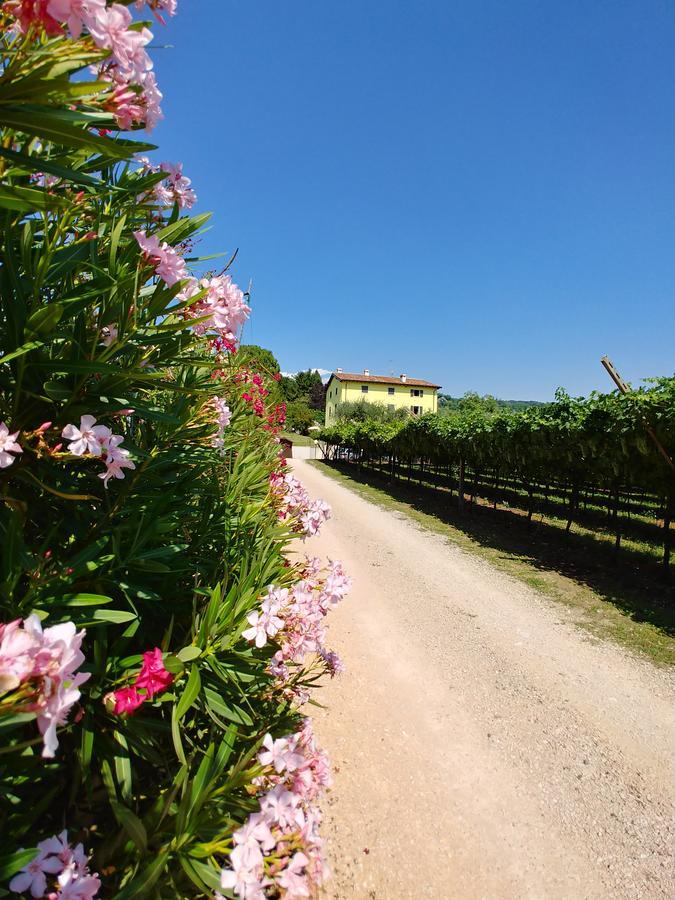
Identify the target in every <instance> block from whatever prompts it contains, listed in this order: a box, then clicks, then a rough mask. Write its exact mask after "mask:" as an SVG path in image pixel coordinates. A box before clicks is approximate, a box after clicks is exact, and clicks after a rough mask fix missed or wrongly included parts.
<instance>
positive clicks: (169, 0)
mask: <svg viewBox="0 0 675 900" xmlns="http://www.w3.org/2000/svg"><path fill="white" fill-rule="evenodd" d="M146 3H147V5H148V7H149V8H150V9H151V10H152V12H153V14H154V16H155V18H156V19H157V21H158V22H161V23H162V25H165V24H166V23H165V21H164V19H163V18H162V16H161V12H166V13H168V14H169V15H170V16H175V15H176V12H177V10H178V0H136V9H143V6H144V4H146Z"/></svg>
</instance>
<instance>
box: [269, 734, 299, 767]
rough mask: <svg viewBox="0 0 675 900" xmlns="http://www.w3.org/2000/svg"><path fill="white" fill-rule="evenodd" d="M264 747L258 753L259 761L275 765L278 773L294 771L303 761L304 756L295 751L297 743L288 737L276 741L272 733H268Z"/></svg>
mask: <svg viewBox="0 0 675 900" xmlns="http://www.w3.org/2000/svg"><path fill="white" fill-rule="evenodd" d="M263 747H265V750H261V751H260V753H259V754H258V762H259V763H260V765H261V766H273V767H274V770H275V772H276V773H277V775H280V774H281V773H282V772H283V771H288V772H293V771H294V770H295V769H297V768H299V766H301V765H302V763H303V761H304V760H303V757H302V756H301V755H300V754H299V753H296V752H295V744H294V743H293V741H292V740H288V739H287V738H278V739H277V740H276V741H275V740H274V738H273V737H272V735H271V734H266V735H265V739H264V740H263Z"/></svg>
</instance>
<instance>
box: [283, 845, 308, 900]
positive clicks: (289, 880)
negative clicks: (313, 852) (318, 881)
mask: <svg viewBox="0 0 675 900" xmlns="http://www.w3.org/2000/svg"><path fill="white" fill-rule="evenodd" d="M308 865H309V858H308V857H307V856H305V854H304V853H302V852H301V851H298V852H297V853H294V854H293V858H292V859H291V860H290V862H289V863H288V865H287V866H286V868H285V869H284V870H283V871H282V872H281V874H280V875H278V876H277V878H276V881H277V884H279V885H280V886H281V887H282V888H284V890H285V891H287V894H286V896H287V897H289V898H291V897H293V898H295V897H309V895H310V893H309V885H308V883H307V874H306V873H307V866H308Z"/></svg>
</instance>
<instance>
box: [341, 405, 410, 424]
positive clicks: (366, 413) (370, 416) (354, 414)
mask: <svg viewBox="0 0 675 900" xmlns="http://www.w3.org/2000/svg"><path fill="white" fill-rule="evenodd" d="M335 414H336V416H337V418H338V420H344V421H346V422H367V421H369V420H370V421H373V422H403V421H405V420H406V419H407V418H409V416H410V412H409V411H408V409H406V407H405V406H399V407H397V408H396V409H389V407H388V406H387V405H386V404H384V403H371V402H369V401H368V400H349V401H346V402H345V403H338V405H337V407H336V410H335Z"/></svg>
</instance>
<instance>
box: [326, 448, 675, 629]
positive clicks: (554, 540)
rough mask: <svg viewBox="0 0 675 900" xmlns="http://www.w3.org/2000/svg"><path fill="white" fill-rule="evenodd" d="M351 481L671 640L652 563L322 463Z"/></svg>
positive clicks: (669, 608) (666, 604) (667, 599)
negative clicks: (580, 587) (586, 592)
mask: <svg viewBox="0 0 675 900" xmlns="http://www.w3.org/2000/svg"><path fill="white" fill-rule="evenodd" d="M315 465H316V466H317V467H319V468H321V467H326V468H332V469H335V470H336V471H338V472H342V473H343V474H344V475H346V476H348V477H349V478H350V479H351V480H352V481H354V482H356V483H360V484H364V485H372V486H373V487H376V488H379V489H380V490H383V491H385V492H386V493H387V494H388V495H389V496H390V497H391V498H392V499H394V500H398V501H400V502H402V503H405V504H407V505H409V506H410V507H411V508H412V509H414V510H417V511H418V512H421V513H425V514H426V515H430V516H434V517H435V518H437V519H438V520H440V521H441V522H444V523H445V524H447V525H450V526H452V527H453V528H456V529H457V530H458V531H460V532H462V533H463V534H465V535H466V536H467V537H469V538H471V540H473V541H475V542H476V543H478V544H480V545H481V546H484V547H490V548H492V549H493V550H497V551H501V552H502V553H503V554H504V557H505V558H514V557H515V558H518V559H521V560H524V561H526V562H527V563H529V564H530V565H531V566H532V567H533V568H535V569H538V570H540V571H547V572H556V573H558V574H559V575H562V576H565V577H566V578H569V579H571V580H573V581H575V582H577V583H579V584H585V585H586V586H588V587H590V588H591V589H592V590H593V591H594V592H595V593H596V594H598V595H599V596H600V597H601V598H602V599H603V600H605V601H607V602H608V603H610V604H612V605H613V606H615V607H616V608H617V609H620V610H622V611H623V612H624V613H626V614H627V615H628V616H630V618H631V619H633V620H634V621H636V622H649V623H650V624H651V625H653V626H655V627H656V628H658V629H659V630H660V631H662V632H663V633H664V634H667V635H669V636H675V585H674V584H673V582H672V579H671V580H670V581H666V580H665V579H664V576H663V572H662V570H661V568H660V566H659V565H658V564H657V563H655V562H654V563H652V562H650V561H646V560H645V561H643V560H640V559H636V558H635V556H634V555H631V554H630V553H625V552H624V551H623V550H621V551H620V552H618V553H617V552H616V551H615V550H614V548H613V546H612V545H610V544H609V543H608V544H603V543H600V542H599V541H597V540H594V539H593V538H591V537H588V536H585V535H583V534H575V533H574V532H572V533H571V534H569V535H566V534H565V533H564V531H563V530H561V529H560V528H558V527H555V526H553V525H549V524H547V523H546V522H545V521H544V522H542V521H539V520H535V521H532V522H528V521H527V519H526V518H525V517H520V516H516V515H513V512H512V511H510V510H504V509H499V508H497V509H493V508H492V507H491V506H486V505H485V506H484V505H481V506H474V507H473V508H471V510H469V509H468V508H467V509H465V510H464V511H463V512H460V511H459V510H458V509H457V505H456V497H455V499H453V500H450V498H449V495H448V494H447V493H440V492H439V491H437V490H434V489H433V488H431V487H426V486H424V485H419V484H414V483H404V482H401V481H393V480H390V479H389V478H387V477H385V476H383V475H381V474H380V473H379V472H377V471H374V470H372V469H359V468H357V466H356V465H354V464H350V463H346V462H343V461H331V462H329V461H326V460H324V461H322V462H317V463H315Z"/></svg>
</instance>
